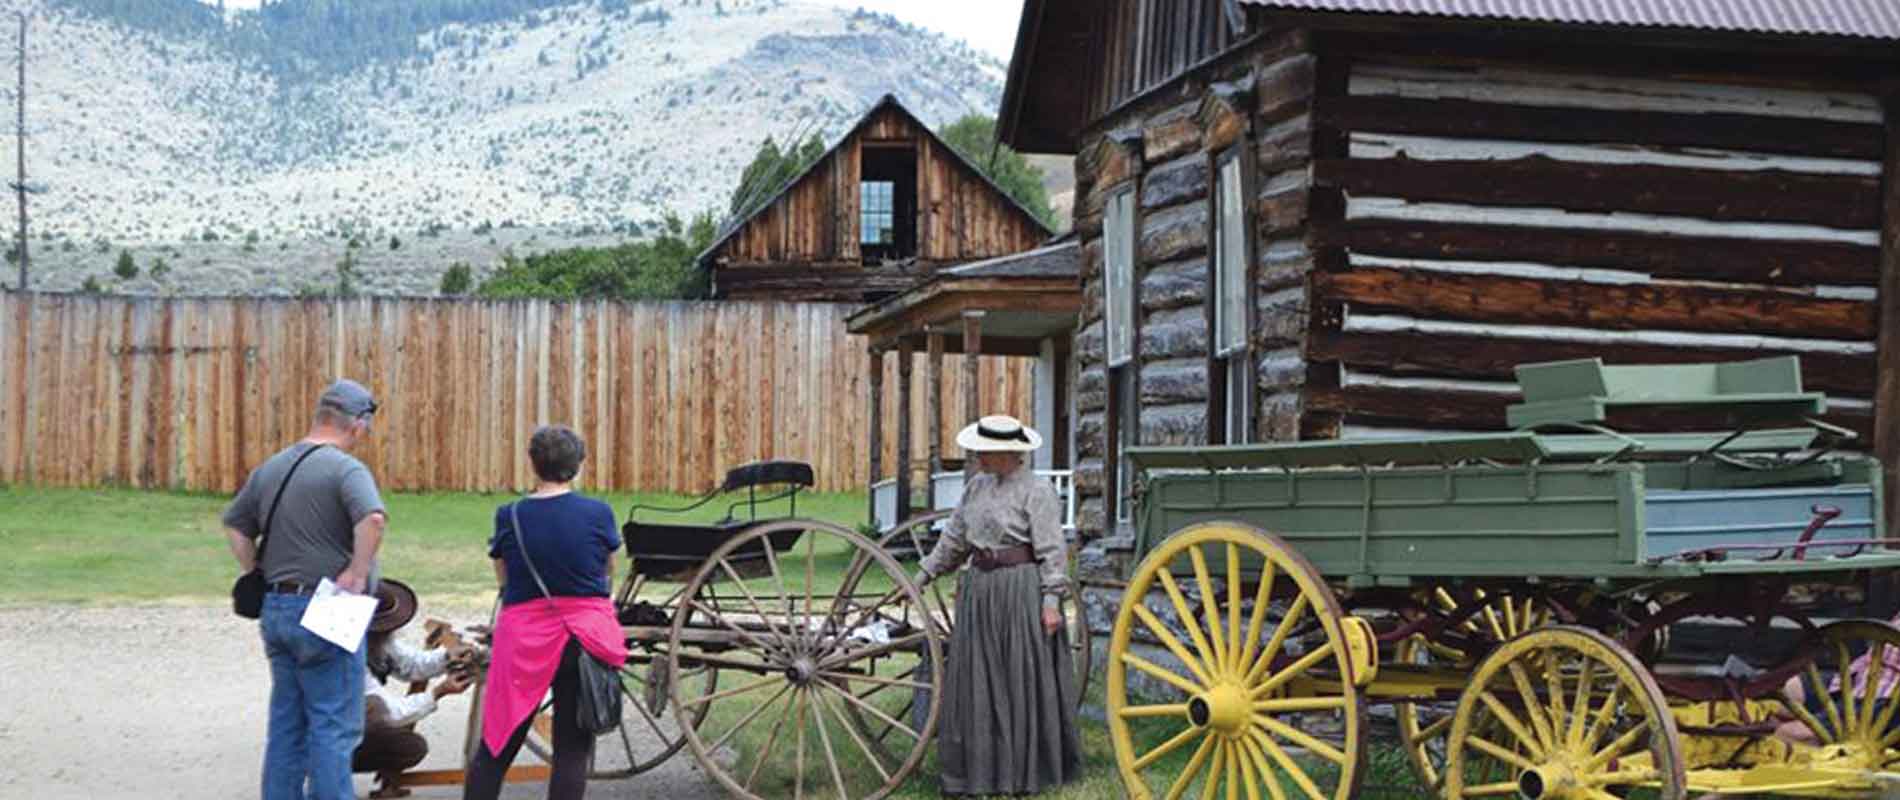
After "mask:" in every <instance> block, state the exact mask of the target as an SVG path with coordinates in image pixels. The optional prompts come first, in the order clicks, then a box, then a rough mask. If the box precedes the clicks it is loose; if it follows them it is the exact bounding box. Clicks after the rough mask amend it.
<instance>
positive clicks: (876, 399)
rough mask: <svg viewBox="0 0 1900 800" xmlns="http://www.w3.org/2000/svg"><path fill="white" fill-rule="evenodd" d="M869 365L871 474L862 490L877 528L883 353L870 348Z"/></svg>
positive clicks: (881, 465)
mask: <svg viewBox="0 0 1900 800" xmlns="http://www.w3.org/2000/svg"><path fill="white" fill-rule="evenodd" d="M867 353H868V355H869V357H870V365H871V375H870V378H871V401H870V402H871V408H870V409H869V410H870V412H871V413H870V414H868V415H867V417H868V418H869V419H870V421H871V430H870V437H869V439H870V444H871V474H870V476H869V477H868V478H866V480H865V482H864V488H865V489H866V490H867V491H869V492H870V495H871V497H870V500H869V505H870V517H869V518H868V519H869V521H870V523H871V526H872V527H877V490H876V488H875V487H876V486H877V482H878V481H879V480H882V479H883V478H884V351H882V350H879V349H877V348H876V347H872V348H870V349H869V350H868V351H867Z"/></svg>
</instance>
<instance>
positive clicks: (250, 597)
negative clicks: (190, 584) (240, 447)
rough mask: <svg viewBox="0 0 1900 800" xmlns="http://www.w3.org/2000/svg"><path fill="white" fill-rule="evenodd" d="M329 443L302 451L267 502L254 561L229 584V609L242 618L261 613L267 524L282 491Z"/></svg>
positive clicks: (275, 510) (267, 532)
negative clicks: (268, 508) (304, 464)
mask: <svg viewBox="0 0 1900 800" xmlns="http://www.w3.org/2000/svg"><path fill="white" fill-rule="evenodd" d="M328 446H329V445H323V444H320V445H317V446H315V447H312V448H310V449H309V450H305V451H303V455H300V456H298V457H297V460H296V461H295V462H293V463H292V464H291V465H290V471H289V472H286V473H284V481H283V482H282V483H279V484H277V496H275V497H272V498H271V501H270V510H269V511H266V512H264V530H263V531H261V532H259V533H258V536H257V560H256V561H254V562H252V567H251V571H250V572H246V573H244V574H243V575H239V576H238V579H237V583H234V584H231V611H232V612H234V613H236V614H237V615H238V616H240V617H243V618H245V619H257V618H258V617H260V616H262V615H263V613H264V589H265V585H264V548H265V546H267V545H269V544H270V524H271V521H272V520H275V519H276V518H277V506H278V504H279V503H282V502H283V500H284V490H285V489H287V488H289V487H290V477H291V476H292V475H295V474H297V468H298V467H301V466H303V460H304V459H306V458H309V457H310V454H311V453H315V452H317V451H318V450H322V449H323V448H325V447H328Z"/></svg>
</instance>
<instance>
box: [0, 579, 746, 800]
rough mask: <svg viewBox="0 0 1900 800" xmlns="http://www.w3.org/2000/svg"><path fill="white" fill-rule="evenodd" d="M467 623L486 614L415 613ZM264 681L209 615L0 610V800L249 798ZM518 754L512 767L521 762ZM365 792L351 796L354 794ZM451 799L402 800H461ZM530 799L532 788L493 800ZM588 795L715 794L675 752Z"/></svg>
mask: <svg viewBox="0 0 1900 800" xmlns="http://www.w3.org/2000/svg"><path fill="white" fill-rule="evenodd" d="M424 616H434V617H439V618H443V619H448V620H451V621H455V622H460V623H466V622H472V621H478V620H482V619H485V618H486V617H487V610H486V609H482V610H479V611H476V610H459V609H446V610H444V609H432V608H427V607H425V608H424V609H423V614H421V615H418V624H413V625H411V626H410V627H411V630H405V634H410V635H417V636H419V635H420V630H421V626H420V624H419V622H420V619H421V618H422V617H424ZM269 695H270V672H269V668H268V666H267V664H266V662H265V660H264V649H263V645H262V643H261V642H259V640H258V636H257V627H256V625H255V623H250V622H246V621H244V620H240V619H238V618H236V617H233V616H231V613H230V611H229V609H227V608H224V607H222V606H211V607H207V606H202V605H195V606H141V607H129V608H80V607H66V606H61V607H39V608H4V609H0V798H6V799H8V800H10V799H11V798H22V799H24V798H63V797H87V798H172V797H178V798H183V797H190V798H194V799H197V798H246V797H256V796H257V788H256V787H257V780H258V769H259V764H260V763H261V759H262V758H263V752H264V720H265V709H266V705H267V703H266V701H267V700H268V698H269ZM467 718H468V700H467V699H466V698H465V697H456V698H450V699H448V700H446V701H444V702H443V704H442V708H441V710H439V711H438V712H436V713H435V714H434V715H432V716H430V717H429V718H428V719H426V720H424V721H423V723H422V724H421V726H420V727H419V730H421V731H422V732H423V733H424V735H426V736H428V737H429V741H430V744H431V754H430V756H429V758H428V759H427V760H426V761H424V762H423V765H422V766H423V768H455V767H459V766H460V763H461V760H460V757H459V755H458V753H459V748H460V742H461V736H462V732H463V729H464V726H465V721H466V720H467ZM532 758H533V757H532V756H531V755H529V754H527V753H526V752H525V751H524V752H523V754H522V758H521V759H520V762H521V763H532ZM369 786H370V784H369V781H368V779H367V778H365V777H361V776H359V778H358V780H357V789H358V793H359V794H360V795H367V794H368V791H369ZM460 796H461V790H460V788H459V787H457V788H431V789H422V788H419V789H417V790H416V793H415V795H414V797H416V798H420V799H423V800H426V799H427V798H450V797H460ZM541 796H543V789H542V787H541V786H540V785H536V784H527V785H517V786H512V787H510V788H509V790H508V791H507V792H505V793H504V794H503V797H507V798H512V799H517V800H525V799H526V798H538V797H541ZM588 796H589V797H591V798H623V797H625V798H631V797H664V798H667V800H701V799H702V798H704V799H705V800H712V799H713V798H721V797H723V796H724V795H723V793H722V792H721V791H720V790H719V787H718V786H717V784H715V783H714V782H713V781H712V780H711V779H710V778H708V777H707V776H706V775H705V774H703V773H702V772H700V770H699V768H698V766H697V765H696V764H695V763H694V761H693V758H692V756H691V754H690V753H686V752H681V753H680V754H678V755H676V756H675V757H674V758H672V759H671V760H669V761H668V762H667V763H665V764H664V765H662V766H661V767H660V768H658V769H655V770H653V771H651V772H648V773H645V774H643V775H640V776H638V777H635V778H632V779H628V780H621V781H604V782H599V783H595V784H594V785H593V786H591V787H590V789H589V792H588Z"/></svg>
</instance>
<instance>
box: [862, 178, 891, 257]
mask: <svg viewBox="0 0 1900 800" xmlns="http://www.w3.org/2000/svg"><path fill="white" fill-rule="evenodd" d="M891 185H892V184H891V182H890V181H865V182H863V183H861V184H859V185H858V186H859V190H858V191H859V195H860V196H861V197H862V198H863V200H862V203H861V205H860V206H859V209H858V242H859V243H861V244H883V245H888V244H891V243H892V242H895V241H896V240H897V229H896V226H895V224H894V220H895V218H896V214H895V213H893V211H892V209H891Z"/></svg>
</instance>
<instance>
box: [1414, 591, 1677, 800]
mask: <svg viewBox="0 0 1900 800" xmlns="http://www.w3.org/2000/svg"><path fill="white" fill-rule="evenodd" d="M1679 746H1680V744H1679V740H1678V739H1677V731H1676V722H1675V717H1674V716H1673V715H1671V714H1670V712H1669V708H1668V706H1667V705H1666V704H1665V702H1664V700H1663V695H1662V690H1661V689H1659V688H1657V686H1656V681H1655V679H1653V678H1652V677H1651V676H1650V674H1649V672H1648V671H1647V670H1646V669H1644V667H1643V665H1642V664H1641V663H1639V662H1638V661H1637V660H1636V657H1635V656H1633V655H1631V654H1630V652H1629V651H1628V650H1625V649H1623V647H1622V646H1621V645H1618V644H1617V643H1616V642H1614V641H1612V640H1610V639H1609V638H1608V637H1605V636H1603V635H1602V634H1599V633H1596V632H1595V631H1591V630H1588V629H1585V628H1576V627H1571V626H1566V625H1553V626H1549V627H1544V628H1540V629H1537V630H1533V631H1530V632H1528V633H1525V634H1524V635H1522V636H1519V637H1518V638H1516V639H1513V640H1511V641H1509V642H1506V643H1505V644H1504V645H1503V646H1501V647H1499V648H1497V649H1496V650H1493V651H1492V652H1491V655H1489V656H1487V657H1486V658H1485V659H1484V661H1483V662H1481V663H1480V664H1479V665H1478V669H1477V671H1476V672H1475V673H1473V675H1472V677H1471V683H1470V685H1469V686H1468V687H1466V689H1465V691H1464V694H1463V695H1462V697H1461V698H1460V699H1459V701H1458V712H1457V716H1456V717H1454V719H1453V721H1452V725H1451V732H1450V740H1449V746H1448V749H1447V750H1446V753H1445V767H1444V796H1445V797H1446V798H1448V800H1465V798H1477V797H1505V798H1523V800H1546V799H1549V800H1616V798H1624V797H1644V798H1656V800H1682V799H1683V798H1684V797H1685V796H1686V795H1685V786H1686V781H1685V779H1684V775H1683V761H1682V755H1681V752H1680V750H1679V749H1678V748H1679Z"/></svg>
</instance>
